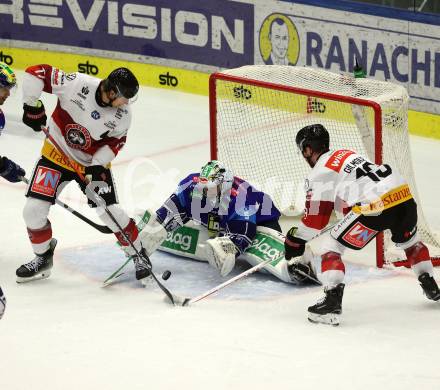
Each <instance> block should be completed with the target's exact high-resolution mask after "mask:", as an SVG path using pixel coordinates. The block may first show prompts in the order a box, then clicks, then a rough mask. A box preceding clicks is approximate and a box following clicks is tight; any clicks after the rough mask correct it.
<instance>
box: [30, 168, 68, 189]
mask: <svg viewBox="0 0 440 390" xmlns="http://www.w3.org/2000/svg"><path fill="white" fill-rule="evenodd" d="M60 177H61V173H60V172H59V171H56V170H55V169H51V168H46V167H38V168H37V171H36V172H35V176H34V180H33V182H32V187H31V190H32V192H35V193H38V194H41V195H46V196H54V195H55V191H56V189H57V186H58V182H59V181H60Z"/></svg>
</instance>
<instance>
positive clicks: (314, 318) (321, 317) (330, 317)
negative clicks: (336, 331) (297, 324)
mask: <svg viewBox="0 0 440 390" xmlns="http://www.w3.org/2000/svg"><path fill="white" fill-rule="evenodd" d="M340 318H341V315H340V314H335V313H328V314H315V313H310V312H309V316H308V320H309V321H310V322H312V323H314V324H324V325H332V326H338V325H339V323H340Z"/></svg>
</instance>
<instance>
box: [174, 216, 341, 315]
mask: <svg viewBox="0 0 440 390" xmlns="http://www.w3.org/2000/svg"><path fill="white" fill-rule="evenodd" d="M337 224H338V222H336V223H334V224H333V225H330V226H327V227H326V228H324V229H322V230H321V231H320V232H319V233H318V234H317V235H316V236H315V237H313V238H312V240H314V239H315V238H318V237H320V236H322V235H323V234H324V233H326V232H328V231H329V230H331V229H333V228H334V227H335V226H336V225H337ZM283 257H284V256H281V258H283ZM272 261H274V260H273V259H268V260H265V261H263V262H262V263H259V264H257V265H255V266H253V267H252V268H249V269H248V270H246V271H244V272H242V273H241V274H238V275H236V276H234V277H233V278H231V279H229V280H227V281H226V282H223V283H221V284H219V285H218V286H215V287H213V288H211V289H210V290H208V291H206V292H204V293H203V294H200V295H198V296H196V297H194V298H184V299H183V301H182V306H188V305H190V304H191V303H195V302H198V301H201V300H202V299H205V298H207V297H209V296H210V295H212V294H214V293H216V292H217V291H220V290H221V289H223V288H225V287H227V286H229V285H230V284H232V283H234V282H236V281H238V280H240V279H243V278H245V277H246V276H248V275H250V274H253V273H254V272H257V271H258V270H260V269H262V268H264V266H266V265H267V264H269V263H270V262H272ZM299 273H301V274H302V275H303V276H306V277H308V278H309V279H311V280H313V281H314V282H315V283H317V284H321V282H320V281H319V280H318V279H315V278H312V277H311V276H309V275H307V274H306V273H303V272H299ZM180 301H181V298H177V300H176V303H178V304H180Z"/></svg>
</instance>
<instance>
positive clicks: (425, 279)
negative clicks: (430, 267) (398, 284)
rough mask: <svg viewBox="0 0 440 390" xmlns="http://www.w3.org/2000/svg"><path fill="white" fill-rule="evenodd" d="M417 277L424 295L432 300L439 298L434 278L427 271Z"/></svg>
mask: <svg viewBox="0 0 440 390" xmlns="http://www.w3.org/2000/svg"><path fill="white" fill-rule="evenodd" d="M418 279H419V282H420V286H421V287H422V289H423V292H424V293H425V295H426V297H427V298H428V299H431V300H432V301H438V300H439V299H440V290H439V288H438V285H437V282H436V281H435V279H434V278H433V277H432V276H430V275H429V274H428V273H427V272H425V273H423V274H421V275H420V276H419V278H418Z"/></svg>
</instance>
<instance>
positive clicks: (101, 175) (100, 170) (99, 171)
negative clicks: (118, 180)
mask: <svg viewBox="0 0 440 390" xmlns="http://www.w3.org/2000/svg"><path fill="white" fill-rule="evenodd" d="M85 174H86V178H87V180H88V181H89V182H92V181H106V180H107V168H106V167H104V166H102V165H91V166H89V167H86V169H85Z"/></svg>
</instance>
